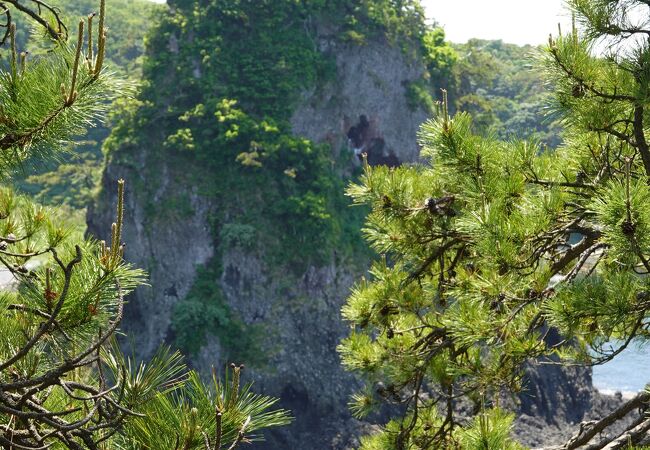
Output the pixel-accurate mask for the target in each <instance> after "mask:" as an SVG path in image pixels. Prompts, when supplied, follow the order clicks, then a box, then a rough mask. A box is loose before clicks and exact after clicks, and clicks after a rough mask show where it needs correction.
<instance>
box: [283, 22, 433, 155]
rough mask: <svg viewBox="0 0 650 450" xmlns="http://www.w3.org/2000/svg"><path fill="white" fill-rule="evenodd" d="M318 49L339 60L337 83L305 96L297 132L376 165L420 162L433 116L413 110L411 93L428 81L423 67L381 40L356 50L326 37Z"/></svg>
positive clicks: (297, 111) (293, 121) (298, 110)
mask: <svg viewBox="0 0 650 450" xmlns="http://www.w3.org/2000/svg"><path fill="white" fill-rule="evenodd" d="M318 45H319V47H320V49H321V50H322V51H323V52H327V53H331V54H332V55H333V57H334V58H335V60H336V67H337V76H336V80H334V81H333V82H330V83H328V84H327V85H325V86H320V87H317V88H314V89H313V90H311V91H308V92H304V93H303V95H302V101H301V102H300V104H299V105H298V107H297V108H296V109H295V112H294V114H293V117H292V118H291V124H292V126H293V130H294V132H295V133H296V134H297V135H299V136H305V137H307V138H309V139H311V140H313V141H315V142H328V143H330V144H331V146H332V149H333V150H334V151H338V150H339V149H341V148H349V149H350V150H352V151H353V152H354V153H355V155H356V156H357V157H358V156H359V155H360V154H362V153H366V154H367V155H368V159H369V161H370V162H371V163H373V162H374V163H377V164H379V163H384V164H386V163H388V164H389V165H397V164H398V163H399V162H409V161H415V160H417V159H418V157H419V148H418V144H417V132H418V130H419V127H420V125H421V124H422V123H423V122H424V121H425V120H426V119H427V118H428V114H427V112H426V111H424V110H422V109H413V108H412V107H411V106H409V104H408V102H407V99H406V95H405V90H406V87H407V86H408V85H409V84H410V83H413V82H416V81H417V80H420V79H422V77H423V75H424V72H425V68H424V66H423V64H422V63H420V62H419V61H417V60H415V59H413V58H412V57H411V58H409V57H408V56H407V54H406V52H405V51H404V50H402V49H400V48H399V47H397V46H394V45H391V44H389V43H388V42H386V41H385V40H380V39H377V40H373V41H371V42H368V43H366V44H365V45H355V44H352V43H349V42H344V41H340V40H338V39H336V38H334V37H332V35H328V34H326V33H325V31H323V32H322V33H321V36H320V38H319V40H318Z"/></svg>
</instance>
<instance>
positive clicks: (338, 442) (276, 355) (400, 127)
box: [88, 36, 427, 449]
mask: <svg viewBox="0 0 650 450" xmlns="http://www.w3.org/2000/svg"><path fill="white" fill-rule="evenodd" d="M174 42H177V41H176V40H175V39H174ZM318 42H319V46H320V48H321V51H323V52H324V53H328V54H330V55H332V56H333V57H334V58H335V62H336V74H337V75H336V77H335V79H332V80H331V81H329V82H328V83H327V84H325V85H324V86H320V87H319V88H314V89H312V90H308V91H304V92H303V93H302V94H301V97H300V100H299V102H298V104H297V105H296V108H295V111H294V113H293V114H292V117H291V126H292V129H293V132H294V133H295V134H296V135H297V136H301V137H304V138H307V139H310V140H312V141H314V142H318V143H327V144H330V148H331V149H332V152H333V153H338V152H339V150H340V151H341V155H342V156H341V157H342V159H343V160H344V161H343V165H344V166H345V167H347V168H346V169H344V172H348V171H350V170H352V168H353V167H354V166H355V165H359V154H360V153H361V152H363V153H366V154H368V155H369V156H368V157H369V159H370V158H375V159H382V158H389V157H390V158H394V159H395V160H396V161H399V162H408V161H414V160H415V159H417V157H418V146H417V142H416V131H417V128H418V126H419V124H420V123H421V122H423V121H424V120H425V119H426V117H427V116H426V113H425V112H424V111H422V110H420V109H415V110H413V109H411V108H410V107H409V106H408V105H407V101H406V97H405V95H404V86H405V85H407V84H408V83H410V82H413V81H415V80H418V79H420V78H421V77H422V75H423V72H424V70H425V69H424V67H423V65H422V64H420V63H419V62H418V61H417V60H415V59H412V58H410V59H409V58H408V57H407V56H406V54H405V53H404V52H403V51H402V50H400V49H399V48H397V47H396V46H394V45H391V44H390V43H388V42H387V41H386V40H385V39H377V40H373V41H371V42H369V43H367V44H365V45H356V44H352V43H346V42H341V41H338V40H336V39H335V38H334V37H332V36H319V37H318ZM176 45H178V43H177V44H176ZM362 116H363V117H364V118H366V119H367V121H368V124H367V128H366V129H363V124H362V123H361V122H362V121H363V119H362ZM360 124H361V126H359V125H360ZM355 126H356V127H357V129H360V132H359V136H358V137H357V141H355V140H354V139H351V138H350V137H349V134H350V130H351V129H353V128H354V127H355ZM150 135H152V136H156V135H157V131H153V132H151V134H150ZM156 137H157V138H160V137H159V136H156ZM156 137H154V138H150V139H148V142H146V143H144V144H139V145H137V146H133V145H131V144H119V146H118V148H117V149H116V150H114V151H113V152H112V153H111V156H109V160H108V162H107V166H106V169H105V172H104V175H103V179H102V186H101V192H100V195H99V197H98V198H97V201H96V203H95V204H94V205H93V206H92V207H91V208H90V209H89V213H88V230H89V232H90V233H92V234H94V235H97V236H100V237H105V236H106V232H107V230H110V222H111V220H112V215H111V211H112V208H111V206H110V205H112V204H113V203H114V202H115V196H116V191H115V185H116V180H118V179H119V178H124V179H125V180H127V186H128V187H127V211H128V214H127V215H126V217H125V225H124V242H125V243H126V258H127V259H128V260H130V261H132V262H133V263H134V264H136V265H138V266H140V267H143V268H145V269H146V270H148V272H149V277H150V284H151V287H146V288H141V289H139V290H138V291H137V292H136V293H135V294H134V295H133V296H131V298H130V299H129V303H128V304H127V307H126V311H125V318H124V322H123V327H122V328H123V330H124V331H125V333H126V334H127V335H128V336H129V338H128V341H127V342H129V341H132V342H133V348H134V349H135V351H136V354H137V356H138V357H139V358H143V359H146V358H148V357H149V356H151V355H152V353H153V352H154V351H155V349H156V348H157V347H158V346H159V345H161V344H163V343H170V344H172V345H173V344H174V342H175V341H174V338H175V333H174V330H173V327H172V322H173V313H174V308H175V306H176V305H177V304H178V302H180V301H181V300H182V299H183V298H184V297H186V296H187V294H188V292H190V289H191V288H192V285H193V284H194V282H195V280H196V277H197V270H199V268H200V267H201V266H203V265H205V264H206V263H211V264H213V263H214V259H215V258H217V259H218V260H219V261H218V266H219V267H220V268H221V270H220V273H216V274H214V275H213V278H212V280H211V282H212V283H214V284H215V285H218V286H219V287H220V289H221V291H222V292H223V297H224V300H225V302H226V304H227V306H228V308H229V309H230V310H231V311H232V312H233V314H234V316H235V317H237V318H238V319H239V320H241V321H242V322H243V323H244V324H245V325H246V326H252V327H257V329H258V330H262V332H261V334H256V341H257V345H258V346H259V348H258V349H257V351H258V352H259V353H261V354H263V356H264V358H263V359H264V362H263V363H262V364H258V365H257V366H251V367H250V368H248V369H247V372H248V377H249V379H253V380H254V381H255V383H256V390H259V391H262V392H264V393H265V394H269V395H274V396H279V397H280V398H281V404H282V406H283V407H286V408H288V409H291V410H292V412H293V414H294V415H295V417H296V421H295V423H294V424H293V425H292V426H290V427H288V428H285V429H283V430H280V431H279V432H276V434H275V435H273V436H269V437H267V438H268V443H267V444H264V445H262V444H259V445H258V446H256V448H275V449H277V448H284V449H289V448H306V447H305V443H306V442H310V443H312V445H313V446H312V445H310V446H309V448H314V449H316V448H319V449H320V448H345V447H346V446H348V445H350V444H352V443H353V442H354V441H353V438H352V435H353V434H355V433H353V431H355V430H356V426H357V425H356V424H355V422H354V421H353V419H352V418H351V416H350V414H349V412H348V408H347V402H348V400H349V396H350V394H351V393H352V392H353V391H354V390H355V389H356V388H358V387H359V384H358V382H357V381H356V380H355V379H354V378H353V377H352V376H351V375H350V374H348V373H346V372H345V371H344V370H343V369H342V368H341V366H340V363H339V358H338V356H337V354H336V346H337V345H338V343H339V341H340V339H341V338H343V337H344V336H345V335H346V334H347V326H346V325H345V324H344V323H343V322H342V321H341V319H340V308H341V306H342V304H343V301H344V300H345V298H346V297H347V295H348V293H349V289H350V287H351V286H352V284H353V282H354V280H355V279H358V278H359V277H360V276H361V275H362V274H363V272H364V268H363V266H364V264H358V263H351V262H350V261H349V259H347V258H342V257H339V256H338V255H337V252H336V251H334V253H333V254H332V256H331V257H330V260H329V262H326V263H324V264H318V265H308V266H307V267H306V268H303V269H302V270H301V271H300V272H299V273H295V270H294V269H293V268H289V267H282V266H281V265H280V266H270V265H269V262H268V261H266V260H265V258H263V257H262V256H261V255H260V253H259V252H258V251H256V250H247V249H246V248H242V247H241V246H234V247H229V248H224V247H223V246H222V245H221V244H222V242H221V241H220V239H219V237H218V235H217V237H215V233H214V227H215V224H214V221H213V220H212V219H211V217H212V216H213V215H214V214H215V213H216V212H217V211H218V210H219V209H220V208H221V205H222V199H221V198H219V197H213V196H210V195H205V194H204V193H202V192H201V189H200V188H198V187H197V186H195V185H194V186H193V185H191V184H187V176H185V175H184V174H186V173H187V172H191V173H193V174H194V175H195V177H197V178H202V177H219V176H220V173H219V172H212V171H209V170H206V169H205V167H203V166H201V165H200V164H196V165H194V166H190V167H187V166H186V167H179V166H178V164H176V163H174V162H170V161H166V160H165V159H164V158H162V157H161V153H160V143H159V142H156ZM355 149H356V150H357V155H355V153H354V151H355ZM124 155H130V156H129V157H128V158H127V157H125V156H124ZM346 161H347V162H346ZM152 167H155V170H152ZM152 178H155V179H152ZM178 198H182V199H183V203H184V206H185V207H187V206H189V208H188V210H189V211H190V212H189V213H184V214H177V213H176V212H174V211H168V210H167V211H166V212H165V213H164V214H161V213H160V212H158V213H152V211H159V209H156V208H152V206H151V205H152V203H153V204H156V205H176V204H177V202H175V199H178ZM172 208H173V206H172ZM167 209H168V208H167ZM268 231H269V232H271V233H277V232H280V233H281V232H282V230H268ZM305 257H306V258H307V255H306V256H305ZM244 332H245V328H244ZM226 346H227V344H224V343H222V342H220V339H219V337H218V333H211V332H208V333H207V339H206V341H205V342H204V343H203V345H202V346H201V347H200V349H198V351H197V352H195V354H194V355H193V356H191V357H190V363H191V364H192V365H193V366H195V367H197V368H199V369H201V370H203V371H204V372H205V373H209V370H210V367H211V366H216V367H222V366H223V365H224V364H226V363H228V362H230V361H229V360H227V358H228V356H227V355H226V350H227V349H225V348H224V347H226ZM244 362H247V361H244ZM358 426H362V425H361V424H358Z"/></svg>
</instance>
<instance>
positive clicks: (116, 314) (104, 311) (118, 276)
mask: <svg viewBox="0 0 650 450" xmlns="http://www.w3.org/2000/svg"><path fill="white" fill-rule="evenodd" d="M0 7H1V8H2V12H1V14H2V16H3V22H2V23H1V24H0V27H1V28H2V29H3V30H4V34H3V37H2V38H1V40H0V50H1V51H2V54H0V55H1V56H2V57H3V59H2V65H1V66H0V168H1V169H0V177H1V180H0V181H1V182H2V186H1V187H0V264H1V265H2V267H3V269H5V270H6V271H8V272H9V273H10V274H11V276H12V278H13V280H14V281H15V282H14V283H13V285H12V286H8V287H7V286H5V287H3V288H2V290H0V308H1V309H2V311H3V314H2V315H0V423H1V424H2V425H1V426H0V447H2V448H6V449H45V448H51V449H64V448H68V449H91V450H92V449H134V450H135V449H143V448H147V449H163V448H164V449H178V450H180V449H183V450H189V449H201V450H217V449H235V448H237V447H239V445H240V444H241V443H243V442H248V441H251V440H255V439H259V438H260V436H259V435H258V434H256V432H257V431H258V430H259V429H260V428H263V427H269V426H277V425H282V424H285V423H287V422H288V415H287V413H286V412H285V411H282V410H271V409H270V408H271V407H272V405H273V404H274V403H275V400H274V399H271V398H268V397H265V396H260V395H257V394H253V393H252V392H251V391H250V385H245V386H242V385H241V383H240V375H241V370H242V368H243V366H235V365H233V366H232V369H231V372H232V379H231V380H226V381H224V382H221V381H220V380H219V379H218V378H217V377H216V375H215V376H214V377H213V382H212V383H207V384H206V383H205V382H204V381H202V380H200V379H199V377H198V375H197V374H196V373H194V372H191V371H189V372H188V371H187V369H186V368H185V366H184V365H183V362H182V358H181V356H180V355H179V354H178V353H174V352H171V351H170V350H167V349H162V350H160V352H159V353H158V354H157V355H156V357H155V358H154V359H153V360H152V361H150V362H149V363H147V364H144V363H136V362H135V361H132V360H130V359H129V358H126V357H125V356H124V355H123V354H122V353H121V351H120V349H119V347H118V345H117V344H116V340H115V337H116V333H117V332H118V326H119V323H120V319H121V318H122V311H123V307H124V297H125V295H127V294H128V293H129V292H130V291H132V290H133V289H134V288H135V287H136V286H138V285H141V284H142V283H143V282H144V279H145V274H144V272H143V271H141V270H139V269H137V268H134V267H133V266H132V265H131V264H129V263H128V262H126V261H125V260H124V259H123V255H124V244H123V243H122V241H121V234H122V223H123V216H124V214H127V213H128V212H125V208H124V181H120V182H119V183H118V187H117V190H118V196H117V197H118V205H117V212H116V220H115V223H114V224H113V226H112V229H111V230H110V235H111V239H110V242H108V243H106V242H103V241H102V242H97V241H96V240H93V239H86V240H82V241H80V240H78V239H77V238H76V237H75V235H74V234H73V233H72V232H71V228H70V227H69V226H68V225H66V223H65V220H64V218H62V217H61V214H58V213H57V212H56V211H55V210H52V209H48V208H44V207H41V206H39V205H38V204H35V203H34V202H32V201H31V200H30V199H29V198H27V197H25V196H22V195H19V194H17V193H16V192H15V191H14V190H13V189H12V188H11V187H10V182H11V174H12V173H13V172H14V171H15V170H17V169H23V167H22V166H23V163H24V161H26V160H27V159H28V158H33V157H34V156H35V155H37V156H41V157H43V158H49V157H55V156H56V154H57V152H60V151H61V149H62V148H64V146H65V144H67V143H71V142H72V141H73V139H74V137H75V136H76V135H78V134H80V133H81V132H83V131H84V130H85V129H86V128H87V127H88V126H90V125H92V124H94V123H96V122H97V120H99V119H101V117H102V115H103V113H104V112H105V111H104V110H103V109H104V108H105V106H106V104H107V102H106V100H107V99H109V98H111V96H114V95H117V94H118V93H119V92H120V91H121V86H120V83H119V82H118V81H116V80H115V78H114V77H113V76H111V75H110V73H108V72H107V71H106V69H105V68H104V64H103V61H104V55H105V50H106V42H107V39H106V26H105V21H106V17H107V16H106V11H105V10H106V8H105V1H104V0H102V1H101V3H100V5H99V13H98V14H97V15H96V14H90V15H89V16H88V17H87V18H85V19H83V20H80V21H79V23H78V26H77V27H76V28H75V33H74V35H73V36H72V37H71V39H70V40H71V41H72V42H71V43H68V40H69V39H68V28H67V27H66V26H65V24H64V23H63V22H62V21H61V20H60V18H59V14H58V10H56V9H54V8H51V7H49V6H48V5H47V4H46V3H44V2H42V1H40V0H31V1H18V0H3V1H2V2H0ZM17 15H21V17H22V18H23V19H24V18H28V19H29V20H31V21H32V22H34V23H35V24H36V26H37V27H36V31H41V32H43V34H44V39H46V40H47V41H48V43H49V44H48V45H49V47H50V49H49V51H48V52H47V53H44V54H42V55H39V56H37V57H34V58H32V57H30V55H29V54H28V53H27V52H25V51H21V49H19V48H18V45H19V39H18V36H17V34H18V32H17V28H16V25H15V21H14V20H15V18H16V16H17Z"/></svg>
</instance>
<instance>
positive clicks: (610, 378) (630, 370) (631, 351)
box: [593, 344, 650, 396]
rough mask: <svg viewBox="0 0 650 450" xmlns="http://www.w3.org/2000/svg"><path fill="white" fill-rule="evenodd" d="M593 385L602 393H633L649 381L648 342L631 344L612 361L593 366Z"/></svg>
mask: <svg viewBox="0 0 650 450" xmlns="http://www.w3.org/2000/svg"><path fill="white" fill-rule="evenodd" d="M593 383H594V387H595V388H596V389H598V390H599V391H600V392H602V393H604V394H613V393H614V392H622V393H623V394H624V395H626V396H629V395H633V394H635V393H637V392H639V391H640V390H642V389H643V388H644V387H645V386H646V384H648V383H650V344H645V345H634V344H631V345H630V346H629V347H628V348H626V349H625V350H623V351H622V352H621V353H620V354H619V355H617V356H616V357H615V358H614V359H613V360H612V361H609V362H607V363H605V364H602V365H600V366H594V368H593Z"/></svg>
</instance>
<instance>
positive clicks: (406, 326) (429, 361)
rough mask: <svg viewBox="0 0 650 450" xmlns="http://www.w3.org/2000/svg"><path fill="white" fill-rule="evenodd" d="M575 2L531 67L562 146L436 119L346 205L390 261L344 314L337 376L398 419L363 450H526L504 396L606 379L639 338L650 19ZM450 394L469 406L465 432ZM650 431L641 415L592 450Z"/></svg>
mask: <svg viewBox="0 0 650 450" xmlns="http://www.w3.org/2000/svg"><path fill="white" fill-rule="evenodd" d="M568 3H569V5H570V7H571V9H572V11H573V13H574V14H575V16H576V21H577V27H574V29H573V30H569V31H568V32H565V33H564V34H563V35H560V36H557V37H554V38H551V39H550V41H549V44H548V46H546V47H545V49H544V54H543V56H542V59H541V67H542V70H543V72H544V74H545V77H546V79H547V80H548V83H549V84H550V85H552V86H553V93H552V97H551V99H550V107H551V110H552V111H553V112H554V114H556V117H559V118H560V119H561V123H562V125H563V127H564V129H565V141H564V142H565V143H564V144H563V145H562V146H561V147H560V148H558V149H557V150H555V151H543V149H542V148H540V146H539V145H538V144H536V143H535V142H534V141H533V142H531V141H526V140H523V141H522V140H508V141H501V140H497V139H495V138H494V137H493V136H489V135H488V136H481V135H478V134H476V132H475V127H473V125H472V118H471V117H470V115H469V114H467V113H465V112H461V113H458V114H456V115H455V116H453V117H452V116H450V115H449V114H448V111H447V105H446V104H443V110H442V111H441V114H440V116H439V117H438V118H436V119H434V120H431V121H430V122H428V123H426V124H425V125H424V126H423V127H422V130H421V134H420V139H421V142H422V144H423V157H424V158H425V161H424V164H422V165H416V166H414V167H400V168H397V169H388V168H386V167H366V168H365V173H364V175H363V178H362V181H361V183H360V184H354V185H352V186H351V187H350V188H349V190H348V192H349V194H350V195H351V196H352V198H353V199H354V201H355V202H356V203H358V204H362V205H366V206H370V207H372V212H371V213H370V215H369V216H368V218H367V222H366V225H365V228H364V229H365V234H366V238H367V240H368V241H369V243H370V244H371V245H372V246H373V247H374V248H375V250H376V251H377V252H378V253H380V254H382V255H385V256H384V257H382V258H381V260H380V261H377V262H376V263H375V264H374V265H373V267H372V269H371V279H370V280H362V281H361V282H359V283H358V284H357V286H356V287H355V289H354V290H353V293H352V295H351V296H350V298H349V300H348V303H347V305H346V306H345V307H344V309H343V314H344V316H345V318H346V319H347V320H348V321H350V323H351V324H352V325H353V326H354V330H353V331H352V333H351V334H350V336H349V337H348V338H347V339H345V340H344V341H343V342H342V344H341V346H340V353H341V356H342V359H343V364H344V365H345V366H346V367H347V368H349V369H350V370H353V371H356V372H358V373H360V374H362V375H363V376H365V377H366V379H367V388H366V390H364V391H363V392H361V393H359V394H358V395H357V396H355V398H354V402H353V410H354V411H355V413H357V414H358V415H359V416H362V417H363V416H365V415H366V414H368V413H369V412H371V411H372V410H373V409H374V408H375V407H376V406H377V405H378V404H382V403H384V402H388V403H391V404H399V405H402V407H403V408H404V411H405V413H404V414H403V415H401V416H398V417H395V418H394V419H393V420H391V421H390V422H389V423H388V424H386V425H385V427H384V428H383V430H382V431H381V432H380V433H377V434H375V435H372V436H369V437H367V438H365V439H364V440H363V442H362V445H361V448H362V449H364V450H380V449H385V450H388V449H391V450H393V449H425V448H458V447H459V446H460V447H461V448H470V449H479V448H481V449H485V448H495V449H496V448H499V449H502V448H519V446H518V445H517V444H515V443H513V442H512V441H511V440H510V438H509V437H508V428H509V423H510V421H511V420H512V417H509V416H508V415H505V414H503V413H502V412H500V411H499V409H498V406H499V401H498V399H499V395H500V394H501V393H502V390H503V389H511V390H512V389H514V390H518V389H521V388H522V385H521V374H522V367H523V365H524V363H526V362H527V361H530V360H538V361H541V362H542V363H548V364H557V363H559V362H561V361H562V362H570V363H577V364H599V363H603V362H605V361H609V360H610V359H612V358H614V357H615V356H616V355H617V354H618V353H619V352H620V351H621V350H622V349H624V348H625V347H626V346H628V345H629V344H630V343H631V342H632V341H633V340H634V339H642V340H643V339H648V338H649V337H650V334H649V331H648V311H649V310H650V303H649V299H650V295H649V294H648V289H649V286H648V280H649V279H648V277H647V274H648V273H649V272H650V263H649V259H648V258H649V256H648V255H649V253H650V243H649V241H648V233H647V228H648V226H650V217H649V215H648V211H649V210H648V199H649V198H650V197H649V196H650V191H649V188H648V180H649V177H650V148H649V146H648V143H647V129H648V124H649V122H650V114H649V113H648V107H649V106H650V92H649V90H648V86H650V47H649V46H648V44H647V40H646V38H645V37H644V36H645V35H646V34H647V33H648V29H647V22H640V23H635V22H634V21H633V19H631V17H633V16H631V15H629V14H628V13H629V11H630V10H631V9H632V8H635V7H642V6H643V5H646V6H647V2H644V1H640V0H639V1H636V0H630V1H623V2H611V1H609V0H589V1H586V0H571V1H569V2H568ZM638 38H640V39H638ZM597 42H600V43H601V45H602V43H603V42H604V44H605V45H608V46H609V47H608V48H609V50H610V53H609V54H608V56H607V57H604V58H603V57H597V56H596V54H595V50H594V48H595V44H596V43H597ZM472 45H474V44H472ZM479 128H480V127H479ZM612 342H618V343H619V344H618V345H616V344H613V343H612ZM459 397H469V398H470V399H472V400H473V402H474V405H475V409H474V414H475V415H476V418H475V419H474V420H473V421H471V422H469V423H468V422H467V421H466V420H464V419H463V418H462V417H460V416H459V414H458V412H459V411H458V409H457V400H458V398H459ZM649 398H650V394H648V393H642V394H640V395H639V396H637V397H636V398H634V399H633V400H631V401H630V402H629V403H628V404H627V405H625V407H624V408H629V409H628V411H629V410H632V409H634V408H636V407H638V406H639V405H647V402H648V399H649ZM616 418H617V417H611V416H608V417H605V418H603V419H602V420H601V421H597V422H595V423H590V424H587V425H584V426H581V428H580V430H579V432H578V433H577V434H576V436H574V438H573V439H571V441H569V442H568V443H567V444H566V445H565V446H564V447H563V448H565V449H573V448H578V447H579V446H582V445H586V444H588V443H589V442H590V441H591V440H592V439H599V438H598V437H597V435H598V434H599V433H600V432H601V431H602V430H603V429H604V428H605V427H607V426H608V425H610V424H611V423H612V422H613V421H615V420H616ZM648 429H650V419H649V418H648V417H647V415H646V414H645V413H642V414H640V416H639V417H638V418H637V420H636V421H635V422H634V424H632V425H631V426H630V428H629V429H628V431H626V434H624V435H623V436H622V437H620V438H615V437H609V438H604V439H605V441H604V442H602V443H601V444H600V445H597V448H603V447H604V445H605V444H607V443H608V442H609V443H610V445H609V446H608V447H607V448H624V447H626V446H628V445H629V444H631V443H632V444H633V443H637V442H639V441H640V440H641V439H643V438H644V437H645V436H647V431H648ZM590 448H591V447H590Z"/></svg>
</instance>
